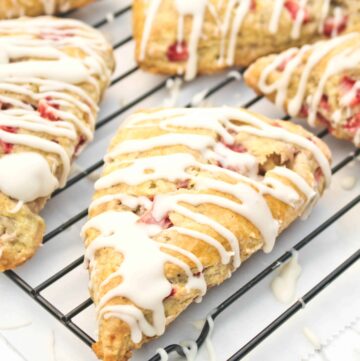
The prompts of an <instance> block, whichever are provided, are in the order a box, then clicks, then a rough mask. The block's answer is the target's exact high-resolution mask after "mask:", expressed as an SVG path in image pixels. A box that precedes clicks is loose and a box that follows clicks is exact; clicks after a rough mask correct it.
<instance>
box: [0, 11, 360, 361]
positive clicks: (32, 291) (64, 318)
mask: <svg viewBox="0 0 360 361" xmlns="http://www.w3.org/2000/svg"><path fill="white" fill-rule="evenodd" d="M130 10H131V5H129V6H127V7H125V8H122V9H120V10H118V11H116V12H115V13H113V14H114V17H115V18H117V17H119V16H121V15H123V14H125V13H127V12H128V11H130ZM107 22H108V21H107V19H106V18H104V19H102V20H100V21H98V22H97V23H96V24H94V26H95V27H97V28H99V27H101V26H103V25H105V24H106V23H107ZM131 40H132V37H131V36H128V37H126V38H125V39H122V40H120V41H118V42H117V43H115V45H114V49H117V48H119V47H121V46H123V45H125V44H127V43H128V42H130V41H131ZM136 71H138V67H137V66H135V67H133V68H131V69H129V70H128V71H126V72H125V73H123V74H121V75H119V76H118V77H116V78H114V79H113V80H112V82H111V86H112V85H115V84H116V83H118V82H121V81H122V80H123V79H125V78H126V77H128V76H130V75H131V74H133V73H135V72H136ZM239 72H240V74H242V73H243V72H244V70H240V71H239ZM167 80H168V79H165V80H164V81H162V82H161V83H160V84H158V85H156V86H155V87H153V88H152V89H150V90H149V91H147V92H146V93H144V94H142V95H141V96H139V97H138V98H136V99H134V100H133V101H132V102H130V103H128V104H126V105H125V106H124V107H122V108H120V109H118V110H116V111H115V112H113V113H111V114H110V115H108V116H107V117H105V118H104V119H101V120H100V121H99V122H98V123H97V125H96V129H99V128H101V127H102V126H104V125H105V124H107V123H109V122H111V121H112V120H114V119H115V118H117V117H118V116H119V115H121V114H123V113H124V112H125V111H127V110H129V109H131V108H132V107H134V106H136V105H137V104H139V103H140V102H141V101H143V100H145V99H146V98H148V97H149V96H151V95H153V94H155V93H156V92H158V91H160V90H162V89H164V87H165V86H166V82H167ZM234 80H235V78H232V77H230V78H226V79H224V80H222V81H221V82H219V83H218V84H216V85H215V86H213V87H212V88H211V89H209V91H208V92H207V93H206V95H205V97H204V99H206V98H208V97H210V96H211V95H213V94H215V93H216V92H218V91H219V90H221V89H222V88H224V87H226V86H227V85H229V84H230V83H231V82H233V81H234ZM262 98H263V97H262V96H256V97H254V98H253V99H251V100H250V101H248V102H247V103H245V104H244V105H243V107H245V108H248V107H251V106H253V105H254V104H255V103H256V102H258V101H259V100H261V99H262ZM187 106H188V107H190V106H191V104H188V105H187ZM283 119H284V120H289V119H290V117H289V116H288V115H286V116H284V117H283ZM327 134H328V131H327V130H326V129H325V130H322V131H320V132H319V133H318V136H319V137H321V138H323V137H325V136H326V135H327ZM359 154H360V149H356V150H355V151H354V152H353V153H351V154H349V155H348V156H347V157H346V158H345V159H343V160H342V161H341V162H339V164H337V165H336V166H335V167H333V169H332V172H333V174H334V173H336V172H338V171H339V170H340V169H342V168H343V167H345V166H346V165H347V164H348V163H349V162H351V161H352V160H353V159H354V158H355V157H357V156H358V155H359ZM102 165H103V161H102V160H98V161H97V162H95V163H94V164H93V165H91V166H90V167H88V168H87V169H85V170H83V171H82V172H80V173H79V174H77V175H76V176H74V177H73V178H71V179H70V180H69V181H68V182H67V185H66V186H65V188H63V189H62V190H58V191H56V192H55V193H54V196H56V195H57V194H59V193H61V192H63V191H65V190H66V189H68V188H69V187H71V186H72V185H74V184H75V183H77V182H79V181H80V180H81V179H83V178H84V177H86V176H88V175H89V174H91V173H92V172H94V171H95V170H97V169H99V168H100V167H101V166H102ZM359 202H360V195H359V196H357V197H355V198H354V199H353V200H352V201H350V202H349V203H348V204H346V205H345V206H344V207H342V208H341V209H340V210H338V211H337V212H336V213H335V214H333V215H332V216H331V217H330V218H329V219H327V220H326V221H325V222H323V223H322V224H321V225H320V226H318V227H317V228H316V229H315V230H313V231H312V232H311V233H310V234H308V235H307V236H306V237H305V238H303V239H302V240H301V241H300V242H298V243H297V244H296V245H295V247H294V248H293V249H295V250H300V249H301V248H303V247H305V246H306V245H307V244H308V243H309V242H311V241H312V240H313V239H314V238H315V237H316V236H318V235H319V234H320V233H321V232H323V231H324V230H326V229H327V228H328V227H329V226H331V225H332V224H333V223H334V222H336V221H337V220H338V219H339V218H340V217H342V216H343V215H345V214H346V213H347V212H348V211H350V210H351V209H352V208H353V207H355V206H356V205H358V204H359ZM86 215H87V209H85V210H83V211H81V212H79V213H78V214H76V215H75V216H73V217H71V218H70V219H68V220H67V221H66V222H64V223H63V224H61V225H60V226H59V227H57V228H55V229H54V230H52V231H51V232H49V233H47V234H46V235H45V237H44V243H46V242H48V241H50V240H51V239H54V238H55V237H56V236H58V235H59V234H61V233H62V232H63V231H64V230H66V229H68V228H69V227H71V226H72V225H74V224H76V223H77V222H79V221H80V220H82V219H83V218H85V217H86ZM291 252H292V251H291V250H290V251H288V252H285V253H284V254H283V255H282V256H281V257H279V258H278V259H277V260H276V261H274V262H273V263H271V264H270V265H269V266H268V267H266V268H265V269H263V270H262V271H261V272H260V273H259V274H257V275H256V276H255V277H254V278H252V279H251V280H250V281H248V283H246V284H245V285H244V286H242V287H241V288H240V289H239V290H238V291H236V292H235V293H234V294H233V295H231V296H230V297H229V298H227V299H226V300H225V301H224V302H222V303H221V304H220V305H218V306H217V307H216V308H215V309H213V310H212V311H211V313H210V317H211V318H212V319H213V320H215V319H216V318H217V317H218V316H219V315H220V314H221V313H222V312H223V311H224V310H226V309H227V308H228V307H230V306H231V305H232V303H234V302H236V301H237V300H238V299H239V298H240V297H241V296H243V295H244V294H245V293H246V292H248V291H249V290H250V289H251V288H253V287H254V286H255V285H256V284H258V283H259V282H260V281H261V280H263V279H264V278H265V277H266V276H268V275H269V274H270V273H272V272H273V271H274V270H275V269H277V268H278V267H279V266H280V265H281V263H283V262H286V261H287V260H288V259H289V258H290V257H291V255H292V253H291ZM359 252H360V251H358V252H356V253H355V254H353V255H352V256H351V257H349V258H348V259H347V260H346V261H345V262H344V263H342V264H341V265H340V266H339V267H338V268H336V269H335V270H334V271H333V272H331V273H330V274H329V275H328V276H327V277H325V278H324V279H323V280H322V281H321V282H320V283H318V284H317V285H316V286H315V287H313V288H312V289H311V290H310V291H309V292H308V293H307V294H306V295H304V297H303V298H302V301H303V302H305V303H307V302H309V301H311V300H312V299H313V298H314V297H315V296H316V295H317V294H318V293H319V292H321V290H323V289H324V288H325V287H326V286H327V285H329V284H330V283H331V282H332V281H333V280H335V279H336V278H337V277H339V276H340V275H341V274H342V273H343V272H345V271H346V269H347V268H348V267H350V266H351V265H352V264H353V263H354V262H356V261H357V260H359V258H360V254H359ZM83 260H84V257H83V256H81V257H79V258H77V259H76V260H74V261H73V262H71V263H70V264H68V265H66V266H65V267H63V268H62V269H60V270H59V271H58V272H56V273H55V274H54V275H52V276H51V277H49V278H47V279H46V280H44V281H43V282H42V283H40V284H39V285H37V286H36V287H32V286H30V285H29V284H28V283H27V282H26V281H25V280H24V279H23V278H22V277H20V276H19V275H18V274H17V273H16V272H14V271H7V272H5V275H6V276H7V277H8V278H9V279H10V280H12V281H13V282H14V283H15V284H16V285H17V286H19V287H20V288H21V289H22V290H23V291H24V292H26V293H27V294H28V295H29V296H30V297H31V298H33V299H34V300H35V301H36V302H37V303H38V304H40V305H41V306H42V307H43V308H44V309H45V310H46V311H47V312H49V313H50V314H51V315H53V316H54V317H55V318H56V319H57V320H58V321H59V322H61V323H62V324H63V325H64V326H65V327H67V328H68V329H69V330H70V331H71V332H73V333H74V334H75V335H76V336H77V337H78V338H79V339H80V340H82V341H83V342H84V343H85V344H87V345H89V346H91V345H92V344H93V343H94V340H93V339H92V338H91V337H90V336H89V335H88V334H87V333H86V332H85V331H84V330H82V329H81V328H80V327H79V326H77V325H76V324H75V323H74V322H73V321H72V320H73V318H74V317H75V316H77V315H78V314H80V313H81V312H82V311H84V310H85V309H86V308H88V307H89V306H91V305H92V300H91V299H90V298H88V299H87V300H85V301H83V302H82V303H81V304H79V305H78V306H76V307H75V308H73V309H72V310H71V311H69V312H68V313H67V314H64V313H62V312H61V311H60V310H59V309H57V307H55V306H54V305H53V304H52V303H51V302H50V301H49V300H47V299H46V298H45V297H44V296H42V295H41V292H42V291H44V290H46V289H47V288H48V287H50V286H51V285H52V284H54V283H55V282H57V281H58V280H60V279H61V278H62V277H64V276H65V275H66V274H68V273H69V272H71V271H73V270H74V269H76V268H77V267H79V266H81V264H82V263H83ZM303 302H300V301H299V302H296V303H295V304H294V305H293V306H292V307H290V308H289V309H288V310H286V311H285V312H284V313H283V314H282V315H281V316H279V317H278V318H277V319H276V320H274V321H273V322H272V323H271V324H270V325H268V327H266V328H265V329H264V330H263V331H261V332H260V333H259V334H258V335H257V336H255V337H254V338H253V339H252V340H250V341H249V342H248V343H247V344H246V345H245V346H243V347H242V348H241V349H240V350H239V351H237V352H236V353H235V354H234V355H233V356H232V357H231V358H230V359H229V360H228V361H234V360H239V359H241V358H242V357H243V356H244V355H245V354H247V353H248V352H250V351H251V350H252V349H253V348H254V347H256V345H258V344H259V343H260V342H262V341H263V340H264V339H265V338H266V337H268V336H269V335H270V334H271V333H272V332H273V331H274V330H276V329H277V328H278V327H280V326H281V325H282V324H283V323H284V322H285V321H286V320H287V319H288V318H289V317H291V316H292V315H294V314H295V313H296V312H297V311H298V310H299V309H300V308H301V307H303ZM299 307H300V308H299ZM209 326H210V325H209V323H208V321H207V322H206V323H205V325H204V327H203V329H202V330H201V333H200V335H199V337H198V339H197V340H196V343H197V344H198V346H199V347H200V346H201V345H202V344H203V342H204V341H205V339H206V337H207V336H208V334H209V331H210V327H209ZM165 350H166V351H167V352H168V353H174V352H176V353H178V354H180V355H182V356H183V355H184V353H183V347H182V346H180V345H177V344H173V345H169V346H167V347H165ZM159 360H160V356H159V355H155V356H153V357H152V358H151V359H150V360H149V361H159Z"/></svg>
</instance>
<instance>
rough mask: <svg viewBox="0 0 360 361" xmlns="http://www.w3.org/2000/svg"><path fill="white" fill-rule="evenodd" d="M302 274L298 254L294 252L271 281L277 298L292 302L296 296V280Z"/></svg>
mask: <svg viewBox="0 0 360 361" xmlns="http://www.w3.org/2000/svg"><path fill="white" fill-rule="evenodd" d="M300 274H301V267H300V265H299V262H298V254H297V253H296V252H294V253H293V255H292V257H291V258H290V260H289V261H288V262H287V263H285V264H284V265H282V266H281V268H280V270H279V273H278V274H277V276H276V277H275V278H274V279H273V281H272V283H271V289H272V291H273V294H274V296H275V297H276V299H277V300H278V301H279V302H281V303H285V304H287V303H290V302H291V301H292V300H293V299H294V297H295V291H296V282H297V280H298V278H299V277H300Z"/></svg>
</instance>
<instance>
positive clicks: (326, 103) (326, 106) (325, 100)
mask: <svg viewBox="0 0 360 361" xmlns="http://www.w3.org/2000/svg"><path fill="white" fill-rule="evenodd" d="M320 108H321V109H322V110H325V111H326V112H330V104H329V97H328V96H327V95H326V94H323V96H322V97H321V100H320Z"/></svg>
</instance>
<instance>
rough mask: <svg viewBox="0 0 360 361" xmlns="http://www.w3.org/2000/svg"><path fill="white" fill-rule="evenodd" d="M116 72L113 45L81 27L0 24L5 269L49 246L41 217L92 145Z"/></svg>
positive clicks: (0, 225)
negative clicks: (43, 245) (44, 243)
mask: <svg viewBox="0 0 360 361" xmlns="http://www.w3.org/2000/svg"><path fill="white" fill-rule="evenodd" d="M113 67H114V61H113V56H112V49H111V46H110V45H109V44H108V43H107V42H106V40H105V39H104V38H103V37H102V35H100V33H99V32H97V31H96V30H94V29H92V28H90V27H88V26H86V25H85V24H82V23H81V22H78V21H75V20H62V19H57V18H51V17H40V18H36V19H31V18H22V19H19V20H3V21H0V271H4V270H6V269H10V268H14V267H16V266H17V265H19V264H21V263H23V262H24V261H26V260H27V259H28V258H30V257H31V256H32V255H33V254H34V252H35V251H36V249H37V248H38V247H39V245H40V244H41V240H42V237H43V233H44V221H43V220H42V218H41V217H40V216H39V215H38V213H39V211H40V210H41V209H42V208H43V206H44V205H45V203H46V200H47V199H48V198H49V197H50V195H51V193H52V192H53V191H54V190H55V189H57V188H59V187H62V186H64V184H65V182H66V179H67V177H68V174H69V170H70V165H71V162H72V160H73V159H74V157H75V156H76V155H77V154H78V153H79V152H80V151H81V150H82V149H83V148H84V146H85V145H86V143H88V142H89V141H91V140H92V138H93V131H94V125H95V118H96V115H97V112H98V105H97V103H98V102H99V100H100V98H101V96H102V94H103V92H104V91H105V89H106V87H107V85H108V83H109V79H110V75H111V72H112V70H113Z"/></svg>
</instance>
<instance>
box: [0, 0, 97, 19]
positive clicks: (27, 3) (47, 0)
mask: <svg viewBox="0 0 360 361" xmlns="http://www.w3.org/2000/svg"><path fill="white" fill-rule="evenodd" d="M92 1H93V0H1V6H0V19H9V18H16V17H19V16H39V15H54V14H60V13H64V12H66V11H69V10H72V9H76V8H79V7H81V6H84V5H86V4H90V3H91V2H92Z"/></svg>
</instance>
